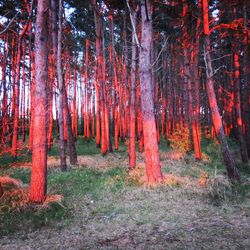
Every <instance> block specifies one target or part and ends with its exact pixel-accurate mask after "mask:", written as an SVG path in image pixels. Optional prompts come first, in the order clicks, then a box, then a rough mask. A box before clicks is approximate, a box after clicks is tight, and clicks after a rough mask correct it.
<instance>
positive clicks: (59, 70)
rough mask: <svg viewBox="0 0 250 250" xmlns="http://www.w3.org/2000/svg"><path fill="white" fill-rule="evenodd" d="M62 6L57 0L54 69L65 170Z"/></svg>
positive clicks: (65, 166) (62, 165) (61, 159)
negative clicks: (57, 18)
mask: <svg viewBox="0 0 250 250" xmlns="http://www.w3.org/2000/svg"><path fill="white" fill-rule="evenodd" d="M53 1H55V0H53ZM62 8H63V2H62V0H59V20H58V34H57V41H58V42H57V50H56V52H57V55H56V69H57V81H58V89H59V106H58V123H59V138H60V168H61V170H62V171H66V170H67V164H66V150H65V148H66V146H65V140H64V124H63V123H64V118H63V110H64V108H65V102H64V86H63V85H64V82H63V72H62Z"/></svg>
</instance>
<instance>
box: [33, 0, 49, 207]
mask: <svg viewBox="0 0 250 250" xmlns="http://www.w3.org/2000/svg"><path fill="white" fill-rule="evenodd" d="M48 9H49V0H43V1H38V4H37V14H36V32H35V69H36V71H35V86H34V106H35V107H36V108H35V109H34V114H33V116H34V117H33V122H34V124H33V130H34V132H35V133H36V136H34V138H33V147H32V148H33V150H32V170H31V179H30V192H29V200H30V201H31V202H38V203H40V202H43V201H44V199H45V197H46V186H47V183H46V176H47V132H46V131H47V122H48V117H47V116H48V114H47V80H48V73H47V72H48V71H47V59H48V46H47V40H48V33H47V31H48V23H47V22H48Z"/></svg>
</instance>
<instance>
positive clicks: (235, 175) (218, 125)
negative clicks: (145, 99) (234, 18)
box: [202, 0, 240, 181]
mask: <svg viewBox="0 0 250 250" xmlns="http://www.w3.org/2000/svg"><path fill="white" fill-rule="evenodd" d="M202 5H203V25H204V27H203V28H204V53H205V55H204V59H205V63H206V75H207V80H206V90H207V95H208V101H209V107H210V112H211V116H212V122H213V127H214V129H215V133H216V136H217V138H218V140H219V142H220V145H221V149H222V154H223V159H224V162H225V165H226V168H227V173H228V177H229V178H230V179H231V180H232V181H235V180H240V173H239V170H238V169H237V167H236V163H235V161H234V158H233V156H232V153H231V151H230V148H229V146H228V142H227V139H226V136H225V133H224V129H223V125H222V119H221V115H220V113H219V108H218V104H217V100H216V95H215V91H214V81H213V67H212V59H211V54H210V51H211V45H210V30H209V19H208V3H207V0H202Z"/></svg>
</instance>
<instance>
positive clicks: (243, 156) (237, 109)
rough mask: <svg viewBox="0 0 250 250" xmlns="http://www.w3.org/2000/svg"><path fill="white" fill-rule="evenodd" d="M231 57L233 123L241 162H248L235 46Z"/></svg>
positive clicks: (237, 56) (237, 57) (238, 65)
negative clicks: (232, 72)
mask: <svg viewBox="0 0 250 250" xmlns="http://www.w3.org/2000/svg"><path fill="white" fill-rule="evenodd" d="M233 50H234V51H233V57H234V110H235V120H236V121H235V123H236V131H237V137H238V140H239V144H240V152H241V160H242V162H243V163H247V162H248V155H247V147H246V142H245V140H244V138H243V129H242V126H243V120H242V115H241V113H242V112H241V101H240V62H239V55H238V51H237V46H236V45H234V46H233Z"/></svg>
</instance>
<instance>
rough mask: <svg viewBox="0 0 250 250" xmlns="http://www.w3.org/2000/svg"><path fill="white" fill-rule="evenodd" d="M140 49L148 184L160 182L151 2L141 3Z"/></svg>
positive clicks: (147, 0) (149, 0)
mask: <svg viewBox="0 0 250 250" xmlns="http://www.w3.org/2000/svg"><path fill="white" fill-rule="evenodd" d="M141 28H142V34H141V47H140V56H139V65H140V88H141V107H142V119H143V136H144V147H145V162H146V175H147V180H148V182H149V183H152V184H153V183H159V182H161V181H162V179H163V177H162V173H161V167H160V159H159V150H158V143H157V131H156V125H155V115H154V100H153V95H152V68H151V63H150V46H151V44H152V29H153V27H152V2H151V0H146V1H144V0H142V1H141Z"/></svg>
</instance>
